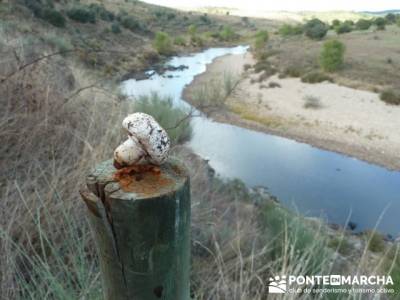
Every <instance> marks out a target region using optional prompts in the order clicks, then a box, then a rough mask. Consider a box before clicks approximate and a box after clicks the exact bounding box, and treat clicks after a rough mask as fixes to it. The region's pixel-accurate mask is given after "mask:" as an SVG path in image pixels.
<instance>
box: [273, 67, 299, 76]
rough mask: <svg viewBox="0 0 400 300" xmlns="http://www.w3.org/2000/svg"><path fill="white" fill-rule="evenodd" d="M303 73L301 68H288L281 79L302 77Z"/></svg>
mask: <svg viewBox="0 0 400 300" xmlns="http://www.w3.org/2000/svg"><path fill="white" fill-rule="evenodd" d="M303 73H304V70H303V69H302V68H301V67H298V66H291V67H287V68H286V69H285V70H284V71H283V73H282V74H281V75H280V76H279V77H281V78H285V77H301V76H302V74H303Z"/></svg>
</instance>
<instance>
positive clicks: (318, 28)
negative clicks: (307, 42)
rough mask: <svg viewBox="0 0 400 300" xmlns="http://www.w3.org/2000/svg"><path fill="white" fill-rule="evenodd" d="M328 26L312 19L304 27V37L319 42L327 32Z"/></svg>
mask: <svg viewBox="0 0 400 300" xmlns="http://www.w3.org/2000/svg"><path fill="white" fill-rule="evenodd" d="M328 29H329V28H328V26H327V25H326V24H325V23H324V22H322V21H321V20H319V19H316V18H315V19H312V20H310V21H308V22H307V23H306V24H305V25H304V32H305V34H306V36H308V37H309V38H311V39H313V40H321V39H322V38H323V37H324V36H325V35H326V33H327V32H328Z"/></svg>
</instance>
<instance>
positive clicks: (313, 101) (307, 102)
mask: <svg viewBox="0 0 400 300" xmlns="http://www.w3.org/2000/svg"><path fill="white" fill-rule="evenodd" d="M303 107H304V108H311V109H319V108H321V107H322V104H321V100H320V99H319V98H318V97H315V96H310V95H307V96H305V97H304V104H303Z"/></svg>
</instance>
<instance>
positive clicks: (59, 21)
mask: <svg viewBox="0 0 400 300" xmlns="http://www.w3.org/2000/svg"><path fill="white" fill-rule="evenodd" d="M41 18H42V19H43V20H45V21H47V22H49V23H50V24H51V25H53V26H56V27H65V18H64V16H63V15H62V14H61V13H60V12H58V11H56V10H54V9H52V8H44V9H43V10H42V12H41Z"/></svg>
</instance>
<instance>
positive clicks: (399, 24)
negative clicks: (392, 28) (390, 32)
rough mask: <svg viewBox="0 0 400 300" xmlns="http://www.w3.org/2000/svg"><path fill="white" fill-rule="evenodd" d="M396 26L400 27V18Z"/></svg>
mask: <svg viewBox="0 0 400 300" xmlns="http://www.w3.org/2000/svg"><path fill="white" fill-rule="evenodd" d="M396 24H397V26H399V27H400V17H398V18H397V21H396Z"/></svg>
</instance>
